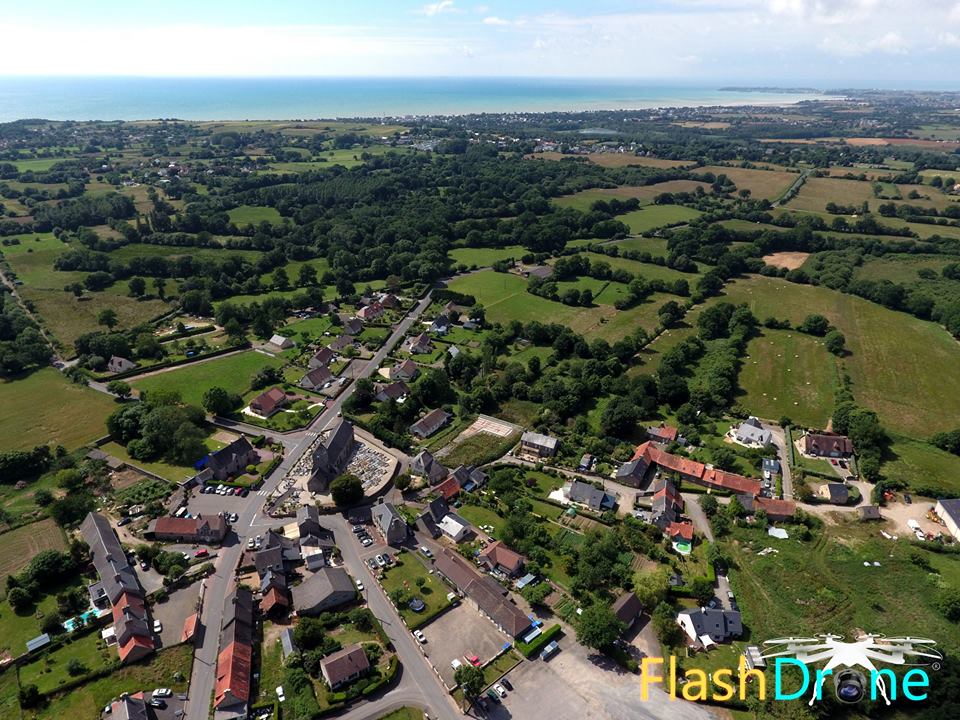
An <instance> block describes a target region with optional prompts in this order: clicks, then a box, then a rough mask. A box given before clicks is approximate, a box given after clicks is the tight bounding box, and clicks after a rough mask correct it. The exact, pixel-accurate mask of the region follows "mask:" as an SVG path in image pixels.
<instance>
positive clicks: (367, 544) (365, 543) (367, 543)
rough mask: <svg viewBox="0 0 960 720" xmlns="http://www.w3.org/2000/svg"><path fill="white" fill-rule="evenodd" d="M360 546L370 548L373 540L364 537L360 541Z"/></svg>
mask: <svg viewBox="0 0 960 720" xmlns="http://www.w3.org/2000/svg"><path fill="white" fill-rule="evenodd" d="M360 544H361V545H363V546H364V547H370V546H371V545H373V540H371V539H370V538H369V537H365V538H364V539H363V540H361V541H360Z"/></svg>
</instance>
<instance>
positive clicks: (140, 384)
mask: <svg viewBox="0 0 960 720" xmlns="http://www.w3.org/2000/svg"><path fill="white" fill-rule="evenodd" d="M283 363H284V360H283V359H282V358H277V357H270V356H269V355H265V354H263V353H259V352H257V351H255V350H248V351H246V352H241V353H236V354H234V355H227V356H224V357H218V358H214V359H212V360H207V361H200V362H195V363H191V364H189V365H182V366H180V367H176V368H171V369H169V370H159V371H157V373H156V374H154V375H150V376H148V377H144V378H140V379H139V380H135V381H133V382H132V383H131V385H132V386H133V387H134V388H135V389H137V390H140V391H143V390H146V391H148V392H149V391H150V390H155V389H162V390H171V391H174V392H178V393H180V396H181V397H182V398H183V401H184V402H186V403H188V404H190V405H197V406H202V404H203V394H204V393H205V392H206V391H207V390H209V389H210V388H212V387H214V386H219V387H222V388H223V389H224V390H226V391H227V392H231V393H237V394H238V395H243V394H245V393H246V392H247V391H249V390H250V380H251V378H252V377H253V376H254V375H255V374H256V373H257V371H258V370H261V369H263V368H265V367H276V368H279V367H280V366H282V365H283Z"/></svg>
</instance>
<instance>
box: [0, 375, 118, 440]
mask: <svg viewBox="0 0 960 720" xmlns="http://www.w3.org/2000/svg"><path fill="white" fill-rule="evenodd" d="M0 394H2V396H3V398H4V405H3V407H4V411H3V412H2V413H0V452H2V451H6V450H28V449H30V448H32V447H34V446H35V445H43V444H51V445H63V446H64V447H65V448H67V449H68V450H71V449H73V448H76V447H79V446H81V445H83V444H85V443H88V442H90V441H91V440H95V439H96V438H98V437H100V436H102V435H104V434H106V425H105V422H106V419H107V416H108V415H109V414H110V413H112V412H113V411H114V410H116V409H117V407H118V405H117V404H116V403H115V402H114V401H113V399H112V398H111V397H110V396H108V395H104V394H103V393H99V392H96V391H95V390H91V389H90V388H86V387H83V386H81V385H75V384H74V383H71V382H70V381H69V380H67V379H66V378H65V377H64V376H63V375H61V374H60V373H59V372H57V371H56V370H54V369H53V368H43V369H41V370H37V371H36V372H33V373H31V374H30V375H27V376H26V377H23V378H21V379H18V380H6V381H4V382H0Z"/></svg>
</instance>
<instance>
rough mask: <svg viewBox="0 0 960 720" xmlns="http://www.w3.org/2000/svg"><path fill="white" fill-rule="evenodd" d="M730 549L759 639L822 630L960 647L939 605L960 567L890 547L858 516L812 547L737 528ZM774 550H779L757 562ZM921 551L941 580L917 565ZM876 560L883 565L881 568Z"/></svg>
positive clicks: (742, 601)
mask: <svg viewBox="0 0 960 720" xmlns="http://www.w3.org/2000/svg"><path fill="white" fill-rule="evenodd" d="M847 517H848V518H849V516H847ZM724 545H725V547H726V548H727V549H728V550H729V551H730V552H731V553H732V556H733V559H734V565H733V566H732V567H734V568H736V569H734V570H731V573H730V580H731V584H732V585H733V591H734V593H735V594H736V597H737V602H738V603H739V605H740V609H741V612H742V613H743V617H744V625H746V626H747V628H749V630H750V636H751V637H752V638H756V639H761V640H762V639H765V638H771V637H784V636H789V635H791V634H802V635H803V636H804V637H806V636H810V635H812V634H814V633H822V632H834V633H837V634H841V635H846V636H848V637H849V636H851V635H852V634H853V633H854V632H855V630H856V629H857V628H860V629H864V630H866V631H868V632H869V631H874V632H885V633H886V634H887V635H890V636H895V635H897V634H900V633H906V634H909V635H914V636H916V635H920V636H923V637H934V638H936V639H937V641H938V643H940V645H941V646H946V647H947V648H956V647H958V645H960V626H958V625H957V624H956V623H951V622H949V621H948V620H947V619H946V618H944V617H943V615H942V614H941V613H940V612H939V611H938V610H937V609H936V607H935V599H936V597H937V590H938V587H939V586H941V585H942V584H943V583H944V580H945V579H951V577H955V575H954V573H955V572H956V570H957V569H958V567H960V565H958V564H960V560H958V559H957V558H956V557H954V556H945V555H944V556H937V555H935V554H933V553H927V552H924V551H918V550H916V549H915V548H913V547H912V546H911V545H910V544H909V543H907V542H891V541H889V540H886V539H884V538H883V537H882V536H881V535H880V531H879V529H878V528H877V527H876V526H875V525H864V524H861V523H859V522H857V521H856V520H853V519H852V518H849V519H846V520H843V521H841V523H840V524H836V525H828V526H826V528H825V529H824V531H823V532H817V533H815V534H814V539H813V540H811V541H809V542H806V543H801V542H799V541H798V540H795V539H793V538H790V539H788V540H781V541H777V540H772V539H771V538H769V537H768V536H767V535H766V533H765V532H763V531H761V530H754V529H744V528H737V529H736V530H734V532H733V533H732V535H731V537H730V540H729V541H727V542H725V543H724ZM767 546H773V547H775V548H776V549H777V550H778V551H779V552H778V553H776V554H771V555H767V556H764V557H760V556H758V555H757V552H758V551H759V550H762V549H763V548H765V547H767ZM916 552H920V553H921V554H922V555H923V556H924V557H926V558H929V559H930V562H931V564H934V563H936V564H937V566H939V565H940V564H941V563H942V564H943V566H944V569H943V570H941V574H940V575H935V574H931V573H928V572H927V571H926V570H925V569H923V568H921V567H920V566H918V565H916V564H914V563H913V562H911V561H910V559H909V557H910V555H911V553H916ZM874 561H877V562H880V563H881V567H874V566H873V564H872V563H873V562H874ZM865 562H869V563H870V565H869V566H865V565H864V563H865ZM947 567H949V570H950V572H949V573H948V572H947V571H946V569H947ZM904 588H910V592H904ZM874 628H882V630H880V631H875V630H873V629H874Z"/></svg>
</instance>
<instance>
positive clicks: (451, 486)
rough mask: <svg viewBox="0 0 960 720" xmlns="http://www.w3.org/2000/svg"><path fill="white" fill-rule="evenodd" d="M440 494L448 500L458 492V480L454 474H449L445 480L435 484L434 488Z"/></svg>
mask: <svg viewBox="0 0 960 720" xmlns="http://www.w3.org/2000/svg"><path fill="white" fill-rule="evenodd" d="M434 489H435V490H436V491H437V492H438V493H440V496H441V497H442V498H443V499H444V500H446V501H448V502H449V501H450V500H452V499H453V498H455V497H456V496H457V495H459V494H460V481H459V480H457V478H456V477H455V476H454V475H450V476H449V477H448V478H447V479H446V480H444V481H443V482H442V483H440V484H439V485H437V487H436V488H434Z"/></svg>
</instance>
